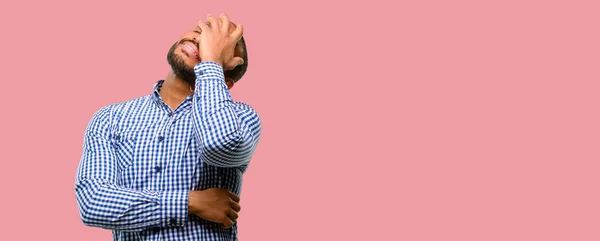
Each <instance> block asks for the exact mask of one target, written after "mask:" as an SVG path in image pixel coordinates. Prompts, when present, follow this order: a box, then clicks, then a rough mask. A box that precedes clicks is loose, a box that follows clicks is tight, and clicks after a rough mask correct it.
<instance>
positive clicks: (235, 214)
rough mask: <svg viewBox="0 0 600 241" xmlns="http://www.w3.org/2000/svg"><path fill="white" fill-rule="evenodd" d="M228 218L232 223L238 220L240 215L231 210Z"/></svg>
mask: <svg viewBox="0 0 600 241" xmlns="http://www.w3.org/2000/svg"><path fill="white" fill-rule="evenodd" d="M227 217H229V219H231V221H234V222H235V220H237V219H238V217H239V216H238V214H237V212H235V211H233V209H230V210H229V212H227Z"/></svg>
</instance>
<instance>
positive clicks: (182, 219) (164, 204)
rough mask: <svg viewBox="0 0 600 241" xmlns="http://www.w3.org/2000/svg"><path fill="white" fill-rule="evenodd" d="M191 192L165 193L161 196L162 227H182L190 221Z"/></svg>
mask: <svg viewBox="0 0 600 241" xmlns="http://www.w3.org/2000/svg"><path fill="white" fill-rule="evenodd" d="M188 198H189V191H183V190H181V191H180V190H176V191H165V192H163V193H162V196H161V205H160V215H161V218H160V220H161V226H163V227H181V226H183V225H185V223H186V222H187V221H188Z"/></svg>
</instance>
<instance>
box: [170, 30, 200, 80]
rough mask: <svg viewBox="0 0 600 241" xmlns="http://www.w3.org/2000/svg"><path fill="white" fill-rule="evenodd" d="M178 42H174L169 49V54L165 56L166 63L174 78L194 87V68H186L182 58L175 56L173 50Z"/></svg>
mask: <svg viewBox="0 0 600 241" xmlns="http://www.w3.org/2000/svg"><path fill="white" fill-rule="evenodd" d="M179 44H180V42H179V41H178V42H176V43H175V44H173V46H171V49H169V53H168V54H167V62H169V65H171V69H172V70H173V73H174V74H175V76H177V77H179V78H181V79H182V80H183V81H185V82H186V83H188V84H189V85H190V86H192V87H193V86H195V84H196V73H195V72H194V67H193V66H192V67H190V66H187V65H186V64H185V61H184V60H183V57H181V55H178V54H175V49H177V46H179Z"/></svg>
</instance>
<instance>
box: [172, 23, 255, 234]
mask: <svg viewBox="0 0 600 241" xmlns="http://www.w3.org/2000/svg"><path fill="white" fill-rule="evenodd" d="M207 20H208V22H207V23H208V24H207V23H205V22H202V21H199V22H198V26H196V27H195V28H194V29H193V30H192V31H190V32H188V33H186V34H184V35H183V36H181V38H180V40H179V41H177V42H176V43H175V44H174V45H173V46H172V47H171V50H170V51H169V52H170V54H171V52H172V55H170V57H171V58H172V59H177V60H178V61H179V64H182V65H181V66H178V67H182V68H187V70H188V74H189V70H190V69H192V70H193V67H194V66H195V65H197V64H198V63H200V62H215V63H218V64H219V65H221V66H222V67H223V70H224V71H227V70H231V69H233V68H235V67H236V66H238V65H240V64H242V63H243V59H242V58H241V56H242V53H243V49H242V47H241V46H239V45H236V43H237V41H239V39H240V38H241V36H242V27H241V25H238V26H236V25H234V24H233V23H231V21H230V20H229V18H228V17H227V15H225V14H221V16H220V17H219V18H214V17H212V16H210V15H209V16H208V17H207ZM208 25H210V26H211V27H209V26H208ZM187 44H192V45H187ZM186 48H187V50H186ZM189 48H191V49H192V50H190V49H189ZM194 48H195V49H194ZM195 53H197V55H196V54H195ZM172 59H171V60H172ZM171 60H170V61H171ZM172 67H173V65H172ZM225 73H226V72H225ZM180 75H181V74H180ZM194 81H195V78H194V77H193V76H191V77H190V76H189V75H188V78H183V77H182V76H179V75H178V74H177V73H176V71H173V70H171V71H170V72H169V73H168V74H167V77H166V78H165V81H164V83H163V86H162V88H161V90H160V95H161V97H162V98H163V101H164V102H165V103H166V104H167V105H168V106H169V107H171V109H173V110H175V109H176V108H177V106H179V105H180V104H181V103H182V102H183V100H184V99H185V98H186V97H188V96H190V95H192V94H193V88H194ZM225 82H226V84H227V87H228V88H229V89H231V88H232V87H233V85H234V81H233V80H232V79H231V78H227V77H226V79H225ZM239 201H240V198H239V196H237V195H235V194H234V193H231V192H229V191H228V190H227V189H221V188H211V189H207V190H201V191H199V190H192V191H190V193H189V199H188V212H189V213H190V214H193V215H197V216H199V217H201V218H203V219H206V220H209V221H212V222H216V223H221V224H222V225H223V227H224V228H230V227H231V226H232V225H233V222H235V221H236V220H237V218H238V214H237V213H238V212H239V211H240V205H239Z"/></svg>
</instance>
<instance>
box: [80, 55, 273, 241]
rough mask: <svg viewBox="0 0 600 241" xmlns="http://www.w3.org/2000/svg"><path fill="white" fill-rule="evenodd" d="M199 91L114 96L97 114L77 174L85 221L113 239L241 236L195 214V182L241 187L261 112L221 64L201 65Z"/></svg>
mask: <svg viewBox="0 0 600 241" xmlns="http://www.w3.org/2000/svg"><path fill="white" fill-rule="evenodd" d="M194 71H195V73H196V76H197V79H196V84H195V91H194V94H193V95H190V96H189V97H187V98H186V99H185V100H184V101H183V102H182V103H181V104H180V105H179V106H178V107H177V108H176V109H175V110H172V109H171V108H170V107H169V106H168V105H167V104H166V103H164V102H163V101H162V98H161V96H160V94H159V91H160V88H161V86H162V83H163V82H164V81H163V80H160V81H158V82H156V83H155V85H154V91H153V93H152V94H150V95H147V96H144V97H140V98H137V99H133V100H129V101H126V102H122V103H114V104H110V105H107V106H104V107H102V108H101V109H99V110H98V111H97V112H96V113H94V115H93V116H92V118H91V120H90V122H89V124H88V126H87V128H86V130H85V134H84V138H83V139H84V140H83V153H82V156H81V160H80V163H79V166H78V168H77V175H76V180H75V195H76V199H77V205H78V209H79V213H80V217H81V220H82V222H83V223H84V224H85V225H87V226H91V227H99V228H104V229H110V230H112V234H113V240H118V241H130V240H177V241H185V240H210V241H221V240H237V223H234V226H233V227H232V228H230V229H224V228H222V227H221V225H220V224H217V223H213V222H210V221H207V220H204V219H201V218H200V217H197V216H195V215H190V214H188V195H189V191H190V190H204V189H207V188H213V187H218V188H226V189H228V190H229V191H231V192H233V193H236V194H238V195H239V194H240V191H241V185H242V174H243V173H244V172H245V171H246V169H247V167H248V164H249V162H250V159H251V157H252V155H253V153H254V151H255V149H256V146H257V144H258V141H259V139H260V134H261V122H260V118H259V117H258V115H257V112H256V111H255V110H254V109H253V108H252V107H250V106H249V105H247V104H244V103H241V102H235V101H233V100H232V98H231V96H230V93H229V91H228V89H227V86H226V84H225V80H224V74H223V69H222V67H221V66H220V65H219V64H217V63H213V62H203V63H199V64H198V65H196V66H194Z"/></svg>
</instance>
